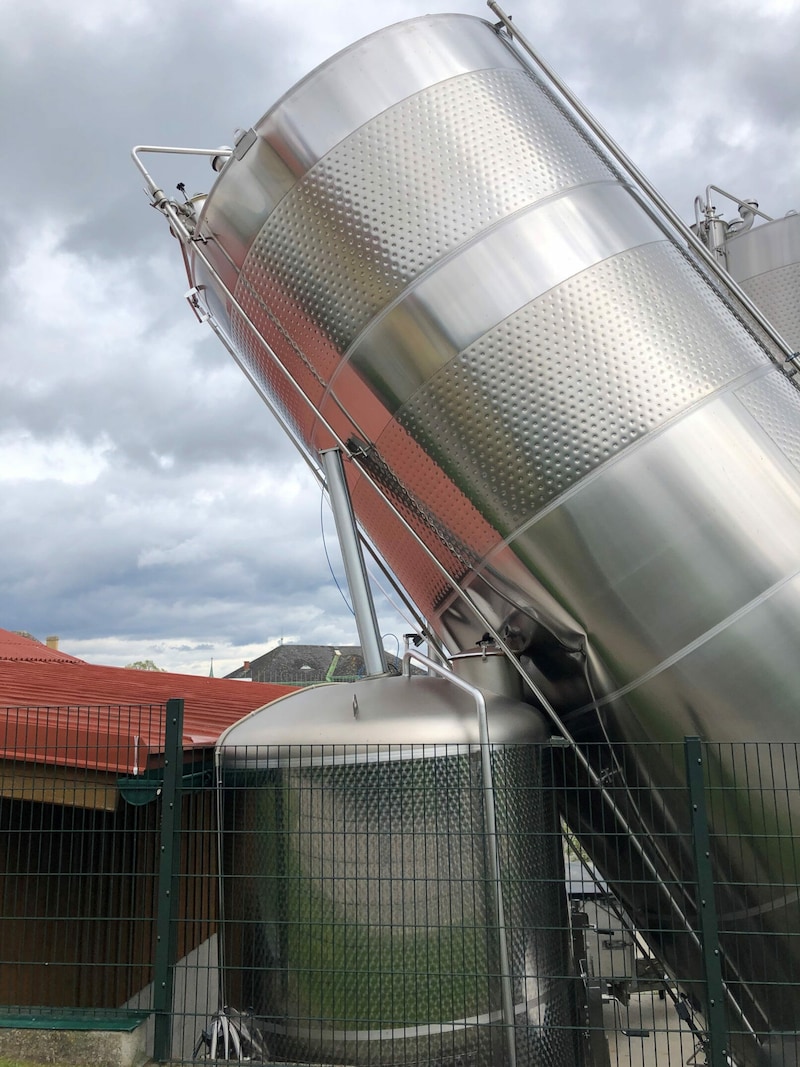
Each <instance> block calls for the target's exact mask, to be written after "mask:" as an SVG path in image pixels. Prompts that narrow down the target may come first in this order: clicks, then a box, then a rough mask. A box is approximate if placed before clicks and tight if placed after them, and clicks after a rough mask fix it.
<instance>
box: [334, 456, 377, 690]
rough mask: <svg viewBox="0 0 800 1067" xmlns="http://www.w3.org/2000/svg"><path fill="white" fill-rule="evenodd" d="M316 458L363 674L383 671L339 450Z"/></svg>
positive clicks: (374, 616) (375, 622)
mask: <svg viewBox="0 0 800 1067" xmlns="http://www.w3.org/2000/svg"><path fill="white" fill-rule="evenodd" d="M320 458H321V459H322V466H323V469H324V471H325V481H326V482H327V485H328V495H329V497H330V500H331V507H332V508H333V517H334V519H335V520H336V533H337V535H338V537H339V545H340V547H341V550H342V559H343V560H344V569H345V573H346V574H347V584H348V586H349V587H350V596H351V597H352V598H353V611H354V612H355V615H356V627H357V628H358V639H359V641H360V642H361V651H362V653H363V656H364V663H365V665H366V668H367V674H370V675H376V674H386V657H385V655H384V651H383V645H382V644H381V635H380V630H379V629H378V618H377V616H376V614H375V604H374V602H373V600H372V593H371V592H370V588H369V580H368V578H367V569H366V567H365V566H364V556H363V554H362V552H361V542H360V541H359V538H358V531H357V530H356V520H355V516H354V515H353V506H352V504H351V503H350V494H349V492H348V491H347V482H346V481H345V477H344V465H343V463H342V453H341V451H340V450H339V449H338V448H329V449H326V450H325V451H324V452H321V453H320Z"/></svg>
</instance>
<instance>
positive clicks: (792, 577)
mask: <svg viewBox="0 0 800 1067" xmlns="http://www.w3.org/2000/svg"><path fill="white" fill-rule="evenodd" d="M798 577H800V568H798V570H796V571H795V572H794V573H793V574H789V575H787V576H786V577H785V578H782V579H781V580H780V581H779V582H776V583H775V584H774V585H772V586H770V588H769V589H765V590H764V592H763V593H761V594H760V595H759V596H757V597H754V598H753V600H751V601H750V602H749V603H748V604H744V605H743V606H742V607H741V608H739V610H738V611H735V612H733V614H731V615H729V616H728V617H727V618H725V619H723V620H722V621H721V622H719V623H717V625H716V626H713V627H711V629H709V630H707V631H706V632H705V633H704V634H701V636H700V637H697V638H696V639H695V640H694V641H691V642H690V643H689V644H688V645H686V646H685V647H684V648H681V649H679V650H678V651H677V652H675V653H674V654H673V655H671V656H669V657H668V658H667V659H665V660H663V661H662V662H661V663H659V664H657V666H655V667H653V668H652V669H651V670H649V671H647V673H646V674H643V675H641V677H639V678H635V679H634V680H633V681H631V682H628V684H627V685H623V686H621V687H620V688H619V689H617V690H615V691H614V692H613V693H609V694H607V695H606V696H603V697H600V698H599V699H597V700H595V701H592V702H591V703H590V704H586V705H584V706H583V707H582V708H577V709H576V711H575V712H574V714H575V715H581V714H583V713H584V712H586V711H591V710H593V709H595V710H597V709H599V708H601V707H603V706H604V705H606V704H610V703H611V702H612V701H615V700H619V699H620V698H622V697H625V696H627V695H628V694H629V693H632V692H634V690H637V689H641V688H642V687H643V686H645V685H646V684H647V683H648V682H650V681H652V680H653V679H654V678H657V677H658V676H659V675H660V674H663V673H664V672H666V671H668V670H670V669H671V668H673V667H675V666H676V665H677V664H679V663H681V662H682V661H684V660H687V659H689V657H691V656H692V654H693V653H695V652H696V651H698V650H699V649H701V648H703V646H705V645H708V644H709V643H710V642H713V641H714V640H715V639H716V638H718V637H720V636H721V635H723V634H725V633H726V632H727V631H729V630H730V629H731V628H732V627H733V626H735V625H736V624H737V623H738V622H740V621H741V620H742V619H745V618H746V617H747V616H748V615H751V614H752V613H753V612H755V611H757V610H758V609H759V608H761V607H762V606H763V605H764V604H767V603H768V602H769V601H770V600H772V599H773V598H774V597H775V596H776V595H777V594H779V593H781V592H783V591H784V590H786V589H789V588H790V587H791V586H792V584H793V583H794V582H796V581H797V579H798ZM798 592H800V590H798ZM795 647H796V646H795ZM725 659H726V660H727V661H728V664H729V667H730V668H732V667H733V666H734V664H735V662H736V661H735V660H734V659H733V658H731V657H725ZM790 673H791V674H792V675H793V674H794V671H791V672H790ZM705 680H706V684H708V683H709V680H708V676H706V679H705ZM704 725H705V730H706V731H707V732H710V729H709V727H711V725H712V724H711V723H709V724H704Z"/></svg>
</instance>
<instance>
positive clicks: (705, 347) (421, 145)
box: [154, 15, 800, 1058]
mask: <svg viewBox="0 0 800 1067" xmlns="http://www.w3.org/2000/svg"><path fill="white" fill-rule="evenodd" d="M159 192H160V190H156V191H155V192H154V199H155V200H156V201H157V202H158V196H157V193H159ZM171 218H173V220H174V219H176V218H177V216H175V214H174V212H173V215H172V216H171ZM187 226H190V228H191V230H192V233H191V236H190V239H189V240H187V241H185V248H186V249H187V258H188V266H189V272H190V278H191V280H192V282H193V284H194V292H193V299H194V301H195V304H196V306H197V307H198V308H201V309H204V313H207V314H209V315H210V316H211V317H212V320H213V322H214V324H215V326H216V328H217V329H218V330H219V331H220V333H221V334H222V335H223V336H224V339H225V340H226V343H227V344H228V345H229V346H230V348H231V349H232V351H233V352H234V353H235V354H236V357H237V359H239V360H240V362H241V364H242V365H243V366H244V367H245V369H246V371H247V373H248V374H249V375H250V377H251V379H252V380H253V381H254V382H255V384H256V385H257V387H258V388H259V389H261V390H262V391H263V392H264V393H266V394H268V395H269V396H270V397H272V398H273V402H274V403H275V404H276V405H277V406H278V407H279V408H280V410H281V412H282V413H283V416H284V417H285V419H286V420H287V422H288V423H289V424H291V426H293V427H294V429H295V432H296V433H297V435H298V436H299V438H300V439H301V440H302V441H303V442H304V444H305V446H306V448H307V449H308V450H309V451H310V452H311V453H312V454H313V453H314V452H316V451H317V450H319V449H323V448H326V447H329V446H330V445H331V444H332V443H335V442H336V441H337V440H338V441H339V442H340V443H342V444H344V445H345V446H346V448H347V452H348V457H349V460H350V462H349V463H348V464H347V466H348V479H349V484H350V489H351V493H352V497H353V503H354V508H355V511H356V514H357V516H358V518H359V521H360V522H361V524H362V525H363V527H364V528H365V529H366V531H367V532H368V534H369V535H370V537H371V538H372V540H373V541H374V542H375V543H376V544H377V546H378V547H379V549H380V551H381V552H382V554H383V555H384V557H385V558H386V560H387V561H388V563H389V565H390V567H391V568H392V569H393V570H394V572H395V573H396V574H397V575H398V577H399V578H400V580H401V582H402V583H403V585H404V586H405V587H406V589H407V590H408V591H409V593H410V594H411V596H412V598H413V600H414V601H415V603H416V604H417V606H418V607H419V609H420V611H421V613H422V614H423V615H424V616H425V617H426V618H427V619H428V620H429V624H430V626H431V628H432V629H433V630H434V631H435V632H436V633H438V635H439V636H440V638H441V639H442V641H443V642H444V643H445V644H446V645H447V646H448V647H449V648H450V649H451V650H456V649H464V648H467V647H469V646H472V645H474V643H475V642H476V641H477V640H478V639H479V638H480V637H481V634H482V631H483V629H484V628H485V627H486V626H488V627H489V628H490V629H491V630H492V631H493V632H494V634H495V635H496V636H497V637H498V639H499V640H500V642H501V644H503V645H504V647H506V648H507V649H509V650H511V651H513V652H515V653H516V654H517V655H518V656H519V660H520V663H521V664H522V666H523V667H524V668H525V670H526V672H527V677H528V678H529V680H530V681H531V683H532V685H533V687H534V689H535V691H536V693H537V695H538V697H539V698H540V699H541V700H542V702H547V703H549V704H550V705H551V707H552V709H553V710H554V713H555V714H556V715H557V717H558V718H559V720H560V722H561V723H562V724H563V726H564V728H565V729H566V730H568V731H569V732H571V734H572V735H573V736H574V737H575V738H576V739H577V740H578V742H579V743H582V744H585V745H586V746H587V747H586V751H587V752H591V753H593V752H595V751H598V752H602V753H605V754H603V755H600V756H598V757H597V758H598V765H597V766H596V767H595V768H594V770H595V772H596V774H597V775H603V774H605V772H606V771H608V770H612V771H613V770H616V769H618V767H617V766H610V767H609V766H605V765H604V764H603V761H604V760H606V759H607V758H609V757H608V756H607V753H608V752H611V756H610V759H611V761H612V764H614V762H615V761H616V764H618V765H619V767H622V766H624V769H625V772H626V783H625V789H624V794H625V797H627V798H628V799H629V801H630V803H629V804H628V805H627V806H628V810H627V811H626V812H625V813H624V816H625V818H627V819H630V820H631V821H632V822H634V823H636V822H637V820H638V823H639V824H641V825H642V827H643V829H644V830H645V831H646V830H647V829H648V814H647V813H648V811H650V806H649V805H648V804H647V803H645V802H642V800H643V798H644V799H645V800H646V798H647V796H648V790H649V789H650V783H651V781H653V780H654V779H656V778H657V779H658V780H659V781H660V782H661V783H662V784H663V783H664V782H665V781H666V782H667V783H669V782H670V781H672V783H673V784H674V785H680V783H681V776H680V775H679V774H672V772H671V771H670V770H669V769H665V768H664V767H663V766H662V761H661V760H660V756H659V746H658V743H659V742H667V741H673V740H680V739H682V738H683V737H684V736H685V735H687V734H700V735H701V736H704V737H708V738H712V739H716V740H723V741H725V740H727V741H736V740H751V739H753V738H757V739H760V740H781V741H784V740H797V739H798V733H800V731H798V716H797V694H798V691H800V658H798V656H797V654H796V650H797V648H798V647H799V646H800V443H799V440H800V439H798V436H797V434H796V427H797V424H798V418H800V395H799V394H798V389H797V386H796V384H795V381H793V380H792V379H793V375H794V371H795V368H794V367H793V365H792V364H791V360H787V352H786V350H785V348H784V347H782V345H781V343H780V342H779V341H776V340H774V339H773V338H772V337H771V335H770V333H769V331H768V329H765V328H764V325H763V322H759V321H758V320H757V319H754V318H753V316H752V314H751V313H750V312H748V310H747V307H746V306H744V307H743V306H742V304H741V302H740V301H738V300H737V298H736V296H735V294H730V293H729V292H728V291H727V290H726V288H725V286H724V285H723V284H722V283H720V282H718V281H715V280H712V278H711V276H710V275H708V274H707V273H706V271H705V270H704V269H701V268H700V267H698V265H697V263H696V261H695V260H694V258H693V254H689V253H687V249H686V246H685V243H684V241H683V240H682V238H681V237H680V235H679V234H678V235H677V236H676V232H675V231H674V229H673V228H672V226H671V224H669V221H668V220H665V219H664V218H663V217H662V215H661V213H660V211H659V210H658V209H657V206H656V207H654V206H653V205H652V204H651V202H650V201H649V200H648V199H647V197H644V196H643V195H642V193H641V191H640V189H639V188H638V187H636V186H635V184H631V183H630V182H629V181H628V180H627V179H626V178H623V176H622V175H621V173H620V170H619V168H618V166H617V164H616V163H615V162H612V161H611V159H610V158H609V156H608V155H607V154H606V152H605V151H604V149H603V148H602V146H600V145H598V142H597V141H596V139H594V138H593V137H592V136H591V135H590V133H589V132H588V131H587V129H586V127H585V126H584V125H583V124H582V122H581V121H579V119H578V118H576V117H575V115H574V114H573V111H572V110H571V109H570V108H568V107H567V106H566V105H565V104H564V103H563V102H562V100H561V98H560V97H559V96H558V95H557V93H556V92H555V90H554V88H553V85H552V84H551V82H550V81H549V79H547V78H545V77H540V76H539V75H538V74H537V73H536V72H535V70H534V69H533V68H532V67H531V66H530V65H529V64H528V63H527V62H526V61H524V60H523V58H522V57H521V54H520V53H519V52H518V51H517V50H516V48H515V47H514V45H513V44H512V42H511V41H510V40H509V39H508V37H507V36H506V34H504V33H503V32H501V31H498V29H497V28H496V27H493V26H491V25H489V24H488V23H486V22H483V21H481V20H479V19H476V18H472V17H465V16H458V15H446V16H431V17H427V18H422V19H416V20H412V21H410V22H407V23H402V24H400V25H397V26H393V27H390V28H389V29H387V30H384V31H381V32H379V33H377V34H374V35H373V36H371V37H368V38H366V39H365V40H363V41H361V42H359V43H357V44H355V45H353V46H352V47H351V48H349V49H346V50H345V51H344V52H342V53H340V54H338V55H337V56H335V57H334V58H333V59H331V60H329V61H328V62H327V63H325V64H323V65H322V66H321V67H319V68H318V69H317V70H315V71H314V72H313V73H312V74H310V75H309V76H308V77H307V78H306V79H304V80H303V81H302V82H300V83H299V84H298V85H297V86H295V88H293V89H292V90H290V91H289V92H288V93H287V94H286V96H284V97H283V99H282V100H280V101H279V102H278V103H277V104H276V105H275V106H274V107H273V108H272V109H271V110H270V111H268V112H267V113H266V115H265V116H264V117H263V118H262V119H261V120H260V121H259V122H258V123H257V124H256V125H255V126H254V127H253V128H252V129H250V130H248V131H246V132H245V133H244V134H242V135H241V136H240V137H239V139H238V141H237V143H236V146H235V148H234V149H233V151H232V154H231V156H230V158H229V159H228V161H227V163H226V164H225V166H224V168H223V170H222V172H221V174H220V175H219V178H218V179H217V181H216V184H215V185H214V187H213V188H212V190H211V192H210V194H209V196H208V198H207V200H206V202H205V206H204V207H203V210H202V212H201V214H200V217H199V220H197V221H195V222H191V223H187ZM606 742H608V744H609V745H610V746H611V748H610V749H608V748H606V747H604V746H605V745H606ZM619 742H625V743H627V747H626V750H625V751H626V753H627V755H625V756H624V757H623V755H622V754H618V755H615V754H614V747H613V746H615V745H617V744H618V743H619ZM639 742H655V744H649V745H648V744H641V745H640V747H639V748H638V749H636V750H635V757H632V756H631V753H632V752H634V748H633V745H635V744H636V743H639ZM595 743H597V747H595ZM725 758H726V757H725V756H724V754H723V750H722V749H720V755H719V757H718V760H719V765H718V766H712V767H711V768H710V769H709V773H710V774H711V775H713V776H717V777H718V778H721V779H723V780H727V779H729V778H731V777H732V768H731V767H730V766H727V765H726V764H725ZM777 773H778V774H782V775H784V776H785V777H784V781H786V782H787V783H789V784H792V783H793V781H794V779H793V778H792V773H793V772H790V771H786V770H779V771H778V772H777ZM671 774H672V778H670V775H671ZM680 795H682V794H680V793H679V791H678V790H675V791H674V792H673V793H670V790H669V789H668V788H667V789H666V790H665V792H664V797H665V798H666V799H665V804H666V805H667V807H666V811H667V816H666V821H667V822H668V823H670V824H671V825H673V826H677V827H681V826H684V827H685V824H686V814H685V812H684V810H683V808H682V807H681V806H680V805H682V804H683V801H682V800H681V801H680V802H678V801H675V804H678V803H679V806H677V807H675V806H673V807H672V808H670V807H669V805H670V797H671V796H675V797H678V796H680ZM625 803H627V802H626V801H625V798H623V806H624V805H625ZM724 816H725V812H723V813H722V817H723V818H724ZM575 817H576V818H577V819H580V818H585V819H586V820H587V824H586V825H587V827H588V829H587V833H588V835H589V836H588V837H587V840H589V841H590V843H591V836H592V834H594V841H595V844H594V846H592V847H593V848H594V849H595V851H596V852H598V853H601V854H602V855H603V858H604V860H605V863H604V865H603V869H604V873H605V874H606V875H607V876H609V877H611V878H613V877H614V874H615V871H614V870H613V869H611V870H609V866H608V865H609V864H610V865H611V866H612V868H613V864H614V863H615V862H616V861H615V860H614V858H613V854H614V850H613V849H612V848H611V847H609V848H605V847H604V838H603V835H604V833H605V831H606V827H607V826H608V825H609V824H608V823H607V822H605V821H604V820H605V816H603V817H602V818H600V817H596V816H595V809H594V808H592V807H591V806H590V808H589V810H588V811H586V812H584V813H583V814H582V815H581V814H579V815H576V816H575ZM791 818H794V819H797V818H800V812H796V811H792V812H791ZM735 822H736V824H737V825H739V826H740V827H741V830H742V837H741V839H740V841H739V842H737V843H736V845H735V846H731V848H730V849H729V851H728V853H727V854H726V855H724V856H723V857H722V858H721V861H720V862H721V866H720V867H718V870H720V871H722V870H723V868H724V870H725V882H726V893H727V894H728V896H727V897H726V901H727V906H728V914H729V915H732V916H736V917H737V918H736V927H735V928H736V929H739V930H741V929H742V928H743V927H745V928H746V930H747V932H749V933H750V934H761V933H763V934H764V935H769V936H770V937H772V938H773V940H772V941H768V940H765V944H766V943H769V944H774V945H779V946H780V948H779V950H776V951H774V952H773V953H771V954H770V955H769V956H768V958H765V960H764V961H762V963H761V964H758V965H757V973H755V974H751V975H749V977H748V982H747V984H746V983H745V982H744V981H741V982H739V984H738V985H737V986H736V988H737V989H739V990H740V991H741V1003H740V1008H741V1010H742V1011H744V1012H745V1013H746V1015H747V1016H748V1019H752V1020H753V1021H752V1025H753V1027H754V1028H755V1029H756V1030H758V1031H759V1032H763V1033H767V1032H769V1031H771V1030H795V1029H796V1020H797V1018H798V1017H800V1004H798V1002H797V990H796V987H795V988H794V989H789V988H788V985H789V983H790V982H791V981H792V980H793V977H794V976H795V975H796V974H797V973H798V972H800V937H798V936H797V935H798V934H800V908H799V907H798V901H797V898H796V894H787V893H785V892H783V887H782V886H781V885H780V884H776V879H775V878H774V877H771V876H770V859H769V856H768V855H767V856H766V858H765V856H764V855H763V854H762V850H761V849H760V847H759V844H758V840H760V839H761V838H759V834H760V833H761V831H760V830H759V829H758V828H759V827H764V826H768V827H769V828H770V829H771V830H774V832H775V834H776V835H779V834H781V833H782V829H783V827H782V825H779V820H777V821H776V816H775V814H774V812H773V813H770V811H768V810H766V809H764V810H762V811H750V812H749V813H748V814H747V815H746V816H745V815H742V814H741V813H736V818H735ZM650 829H657V828H655V827H650ZM617 830H618V827H617ZM615 832H616V831H615ZM748 835H750V836H748ZM677 836H678V835H677V834H675V835H673V837H674V838H675V839H676V840H677ZM784 836H785V835H784ZM761 837H762V838H763V834H762V835H761ZM665 840H668V838H665ZM754 842H755V843H754ZM606 844H608V842H606ZM665 847H668V846H665ZM676 847H677V846H676ZM673 858H674V860H675V862H676V863H677V861H678V859H679V857H677V856H676V857H673ZM657 859H658V864H660V865H661V866H660V867H659V868H658V869H659V870H660V871H662V872H663V877H664V878H665V879H666V880H669V874H670V866H671V863H672V859H671V857H670V856H669V855H666V856H663V855H659V856H658V858H657ZM617 873H618V874H619V875H620V877H621V876H622V873H623V872H621V871H618V872H617ZM773 873H774V872H773ZM650 876H651V877H652V876H653V872H652V871H650ZM745 885H746V886H747V888H746V889H745V888H744V886H745ZM651 890H652V886H650V887H646V886H645V885H644V881H643V882H642V888H641V897H640V900H639V905H640V908H639V911H640V912H642V911H647V910H648V909H649V908H650V894H651ZM675 892H676V893H677V894H678V895H680V894H681V893H682V892H683V890H682V889H680V888H676V890H675ZM633 904H634V905H635V904H636V901H633ZM677 907H678V910H679V911H681V910H682V911H683V912H687V913H691V909H692V907H693V902H692V899H691V894H690V893H688V895H687V897H686V899H685V900H681V901H678V904H677ZM632 910H634V911H635V910H636V909H635V907H634V908H633V909H632ZM673 921H674V920H673ZM720 923H721V941H722V945H723V956H724V957H725V966H726V967H730V968H732V971H731V974H732V975H733V978H735V977H736V972H735V967H736V958H737V956H738V954H739V950H738V947H737V942H736V935H734V934H733V933H732V932H731V931H730V930H729V929H728V928H727V927H726V916H725V915H724V914H723V915H722V916H721V918H720ZM787 932H789V933H790V934H791V935H792V936H790V937H786V936H785V935H786V933H787ZM654 936H656V938H657V934H656V935H654ZM660 947H661V950H662V951H663V952H664V954H665V955H666V956H667V957H669V952H670V944H669V938H667V939H666V940H665V941H664V942H663V943H662V944H661V946H660ZM731 974H728V977H729V978H730V977H731ZM784 980H785V981H784ZM732 984H735V983H732ZM782 984H785V985H786V987H787V988H786V989H781V986H782ZM737 995H738V994H737ZM743 1055H744V1056H745V1058H746V1056H747V1054H746V1053H744V1054H743Z"/></svg>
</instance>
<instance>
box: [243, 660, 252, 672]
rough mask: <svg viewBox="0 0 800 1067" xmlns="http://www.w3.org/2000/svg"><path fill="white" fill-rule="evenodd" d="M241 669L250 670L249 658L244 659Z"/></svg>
mask: <svg viewBox="0 0 800 1067" xmlns="http://www.w3.org/2000/svg"><path fill="white" fill-rule="evenodd" d="M242 669H243V670H245V671H249V670H250V660H249V659H246V660H245V661H244V663H243V664H242Z"/></svg>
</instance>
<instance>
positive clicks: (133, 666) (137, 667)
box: [125, 659, 165, 674]
mask: <svg viewBox="0 0 800 1067" xmlns="http://www.w3.org/2000/svg"><path fill="white" fill-rule="evenodd" d="M125 670H126V671H161V673H162V674H164V673H165V671H164V668H163V667H156V665H155V663H153V661H152V660H151V659H137V660H134V662H133V663H126V664H125Z"/></svg>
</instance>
